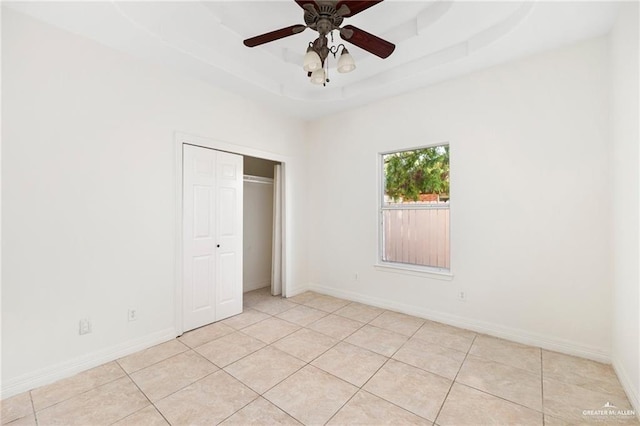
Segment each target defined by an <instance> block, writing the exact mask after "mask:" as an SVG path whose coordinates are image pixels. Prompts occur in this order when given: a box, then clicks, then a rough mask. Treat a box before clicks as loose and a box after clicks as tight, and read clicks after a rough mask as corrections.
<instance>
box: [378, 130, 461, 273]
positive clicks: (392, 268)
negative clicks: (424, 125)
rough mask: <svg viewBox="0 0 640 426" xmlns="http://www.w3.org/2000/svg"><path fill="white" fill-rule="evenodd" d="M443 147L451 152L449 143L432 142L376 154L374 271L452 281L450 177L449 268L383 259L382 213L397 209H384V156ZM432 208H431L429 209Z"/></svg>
mask: <svg viewBox="0 0 640 426" xmlns="http://www.w3.org/2000/svg"><path fill="white" fill-rule="evenodd" d="M443 145H448V146H449V152H451V142H449V141H440V142H433V143H429V144H427V145H418V146H414V147H408V148H400V149H393V150H388V151H381V152H378V161H377V168H378V195H377V197H376V199H377V201H376V203H377V224H378V225H377V228H378V250H377V254H376V262H375V264H374V267H375V269H377V270H379V271H381V272H392V273H400V274H405V275H414V276H420V277H429V278H435V279H439V280H446V281H450V280H452V279H453V272H452V271H453V262H452V260H453V259H451V226H452V224H451V192H452V188H451V176H450V177H449V180H450V181H449V203H448V208H449V218H450V219H449V233H448V236H447V237H448V238H449V268H448V269H447V268H441V267H437V266H425V265H417V264H411V263H401V262H389V261H386V260H384V259H383V256H384V216H383V215H384V211H385V210H394V209H397V208H393V207H391V208H389V207H387V208H385V206H384V190H385V174H384V156H385V155H388V154H395V153H398V152H405V151H415V150H418V149H425V148H433V147H436V146H443ZM449 169H450V170H451V158H449ZM414 208H415V209H416V210H420V209H425V210H426V209H430V207H426V206H425V207H414ZM431 208H432V207H431Z"/></svg>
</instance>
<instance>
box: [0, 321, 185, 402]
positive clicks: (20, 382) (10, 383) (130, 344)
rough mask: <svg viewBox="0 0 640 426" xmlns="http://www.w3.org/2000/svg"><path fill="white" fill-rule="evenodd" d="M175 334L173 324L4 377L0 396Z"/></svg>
mask: <svg viewBox="0 0 640 426" xmlns="http://www.w3.org/2000/svg"><path fill="white" fill-rule="evenodd" d="M175 337H176V331H175V329H174V328H173V327H172V328H167V329H165V330H161V331H157V332H155V333H152V334H149V335H147V336H144V337H140V338H138V339H133V340H129V341H127V342H124V343H121V344H119V345H115V346H111V347H109V348H105V349H101V350H99V351H96V352H92V353H89V354H86V355H82V356H80V357H77V358H74V359H71V360H69V361H64V362H61V363H58V364H55V365H52V366H49V367H45V368H42V369H40V370H36V371H34V372H31V373H26V374H23V375H22V376H18V377H16V378H14V379H9V380H6V381H4V380H3V382H2V390H1V391H0V399H5V398H9V397H11V396H14V395H17V394H19V393H21V392H26V391H28V390H31V389H35V388H37V387H40V386H44V385H48V384H49V383H53V382H55V381H56V380H60V379H64V378H65V377H69V376H73V375H74V374H77V373H80V372H82V371H85V370H88V369H90V368H93V367H97V366H99V365H102V364H104V363H107V362H110V361H113V360H116V359H118V358H122V357H123V356H126V355H129V354H132V353H134V352H137V351H140V350H143V349H146V348H149V347H151V346H154V345H157V344H160V343H164V342H166V341H168V340H171V339H173V338H175Z"/></svg>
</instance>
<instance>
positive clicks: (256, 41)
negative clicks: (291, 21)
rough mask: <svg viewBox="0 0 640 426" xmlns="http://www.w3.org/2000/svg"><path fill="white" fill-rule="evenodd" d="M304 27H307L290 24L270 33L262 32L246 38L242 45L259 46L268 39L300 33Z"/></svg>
mask: <svg viewBox="0 0 640 426" xmlns="http://www.w3.org/2000/svg"><path fill="white" fill-rule="evenodd" d="M305 29H307V27H306V26H304V25H292V26H290V27H286V28H280V29H279V30H275V31H271V32H270V33H264V34H261V35H259V36H255V37H251V38H248V39H246V40H245V41H244V45H245V46H247V47H255V46H259V45H261V44H265V43H269V42H270V41H274V40H278V39H281V38H285V37H289V36H292V35H294V34H298V33H301V32H303V31H304V30H305Z"/></svg>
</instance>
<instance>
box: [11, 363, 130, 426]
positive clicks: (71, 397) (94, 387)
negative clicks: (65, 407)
mask: <svg viewBox="0 0 640 426" xmlns="http://www.w3.org/2000/svg"><path fill="white" fill-rule="evenodd" d="M112 362H114V363H116V364H117V365H118V368H120V369H121V370H122V372H123V373H124V374H125V375H126V374H127V372H126V371H124V369H123V368H122V367H120V364H118V363H117V360H115V361H109V362H107V363H105V364H101V365H99V366H97V367H94V368H98V367H101V366H103V365H107V364H110V363H112ZM91 370H93V368H92V369H89V370H86V371H91ZM86 371H84V372H86ZM84 372H80V373H78V374H82V373H84ZM78 374H76V375H78ZM74 376H75V375H74ZM74 376H71V377H74ZM71 377H68V378H71ZM124 377H125V376H120V377H116V378H115V379H111V380H108V381H106V382H104V383H100V384H99V385H96V386H93V387H91V388H90V389H87V390H84V391H82V392H80V393H77V394H75V395H72V396H70V397H68V398H65V399H63V400H60V401H58V402H56V403H55V404H51V405H48V406H46V407H44V408H42V409H40V410H36V409H35V405H34V407H33V408H34V414H36V417H37V413H38V412H41V411H44V410H48V409H50V408H51V407H55V406H56V405H60V404H62V403H63V402H67V401H69V400H71V399H73V398H77V397H79V396H80V395H84V394H86V393H88V392H91V391H92V390H95V389H98V388H101V387H103V386H105V385H108V384H110V383H113V382H115V381H116V380H120V379H122V378H124ZM62 380H64V379H62ZM55 383H57V382H53V383H50V385H52V384H55ZM45 386H49V385H45ZM41 387H44V386H41ZM36 389H39V388H35V389H31V390H30V391H29V394H31V392H33V391H34V390H36ZM32 403H33V399H32ZM16 420H17V419H16ZM14 421H15V420H14Z"/></svg>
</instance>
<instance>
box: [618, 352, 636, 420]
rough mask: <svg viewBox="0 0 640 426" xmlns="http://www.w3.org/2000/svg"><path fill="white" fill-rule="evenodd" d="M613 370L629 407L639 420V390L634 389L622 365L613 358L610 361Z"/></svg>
mask: <svg viewBox="0 0 640 426" xmlns="http://www.w3.org/2000/svg"><path fill="white" fill-rule="evenodd" d="M612 365H613V369H614V370H615V372H616V374H617V376H618V379H619V380H620V384H621V385H622V388H623V389H624V391H625V393H626V394H627V398H629V402H630V403H631V406H632V407H633V409H634V410H635V412H636V417H638V420H640V394H639V393H640V389H636V388H635V387H634V385H633V382H632V381H631V378H630V377H629V375H628V374H627V371H626V370H625V369H624V367H623V366H622V364H620V362H618V360H617V359H616V358H615V357H614V358H613V360H612Z"/></svg>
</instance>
